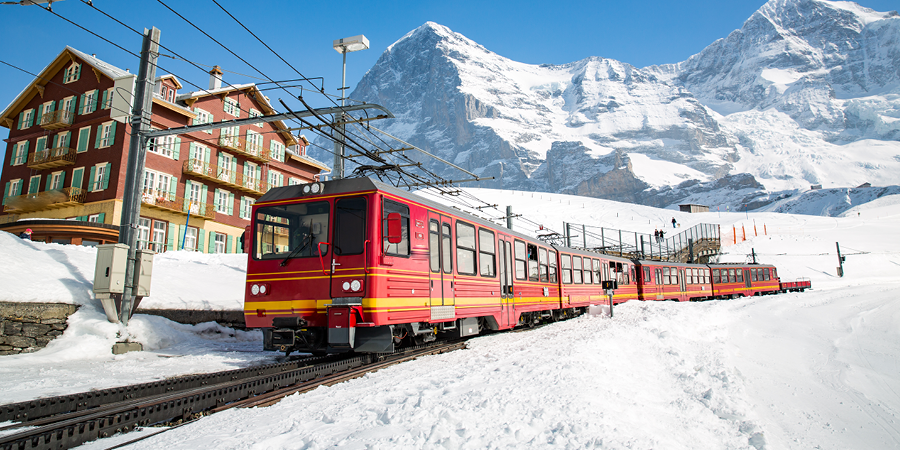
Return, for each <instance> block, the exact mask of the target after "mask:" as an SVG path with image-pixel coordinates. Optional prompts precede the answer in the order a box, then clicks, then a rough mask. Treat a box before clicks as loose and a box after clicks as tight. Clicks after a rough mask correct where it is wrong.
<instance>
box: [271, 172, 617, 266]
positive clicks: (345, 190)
mask: <svg viewBox="0 0 900 450" xmlns="http://www.w3.org/2000/svg"><path fill="white" fill-rule="evenodd" d="M319 184H321V185H323V186H324V188H323V190H322V194H320V195H327V196H331V195H339V194H351V193H354V192H366V191H382V192H387V193H389V194H391V195H394V196H396V197H400V198H404V199H407V200H410V201H413V202H416V203H420V204H422V205H425V206H428V207H430V208H433V209H436V210H438V211H444V212H447V213H449V214H452V215H454V216H458V217H459V218H462V219H463V220H465V221H467V222H473V223H477V224H479V225H481V226H484V227H488V228H491V229H494V230H500V231H502V232H504V233H507V234H510V235H512V236H514V237H518V238H521V239H523V240H526V241H529V242H532V243H536V244H540V245H544V246H547V247H551V248H555V249H557V250H562V251H565V252H566V253H574V254H579V255H583V256H591V257H598V258H599V257H601V256H602V257H603V258H606V259H612V260H616V261H622V262H631V260H630V259H628V258H623V257H619V256H613V255H608V254H605V253H600V252H592V251H590V250H582V249H574V248H569V247H564V246H555V245H552V244H550V243H548V242H544V241H541V240H540V239H537V238H534V237H531V236H528V235H525V234H522V233H519V232H517V231H515V230H510V229H508V228H506V227H504V226H502V225H498V224H496V223H493V222H490V221H487V220H484V219H482V218H480V217H477V216H473V215H472V214H469V213H467V212H465V211H462V210H459V209H456V208H454V207H452V206H448V205H444V204H442V203H438V202H436V201H434V200H429V199H427V198H425V197H422V196H420V195H417V194H415V193H413V192H409V191H405V190H403V189H400V188H397V187H394V186H391V185H389V184H386V183H383V182H381V181H378V180H373V179H371V178H342V179H340V180H329V181H322V182H319ZM302 189H303V185H302V184H298V185H293V186H282V187H277V188H272V189H269V191H267V192H266V193H265V194H263V196H262V197H260V198H259V200H257V201H256V204H258V205H262V204H263V203H267V202H275V201H282V200H291V199H302V198H304V197H309V195H305V194H303V191H302Z"/></svg>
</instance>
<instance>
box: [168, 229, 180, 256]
mask: <svg viewBox="0 0 900 450" xmlns="http://www.w3.org/2000/svg"><path fill="white" fill-rule="evenodd" d="M176 236H178V225H175V224H174V223H170V224H169V236H168V239H166V250H170V251H171V250H175V237H176Z"/></svg>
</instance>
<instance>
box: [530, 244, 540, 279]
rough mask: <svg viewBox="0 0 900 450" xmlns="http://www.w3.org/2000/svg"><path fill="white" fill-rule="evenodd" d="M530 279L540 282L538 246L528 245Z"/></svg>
mask: <svg viewBox="0 0 900 450" xmlns="http://www.w3.org/2000/svg"><path fill="white" fill-rule="evenodd" d="M528 279H529V280H531V281H537V280H538V251H537V245H532V244H528Z"/></svg>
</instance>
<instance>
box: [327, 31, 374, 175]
mask: <svg viewBox="0 0 900 450" xmlns="http://www.w3.org/2000/svg"><path fill="white" fill-rule="evenodd" d="M333 47H334V49H335V51H337V52H338V53H340V54H341V55H343V56H344V66H343V72H342V75H341V88H340V91H341V106H345V105H346V100H347V95H346V90H347V86H346V84H347V53H350V52H356V51H359V50H365V49H367V48H369V40H368V39H366V37H365V36H363V35H361V34H360V35H359V36H351V37H348V38H344V39H337V40H335V41H334V44H333ZM340 117H341V120H340V124H341V125H340V126H341V136H340V139H338V140H337V141H335V142H334V168H333V169H331V178H332V179H333V180H338V179H341V178H344V133H345V131H346V126H345V124H344V113H343V112H342V113H341V115H340Z"/></svg>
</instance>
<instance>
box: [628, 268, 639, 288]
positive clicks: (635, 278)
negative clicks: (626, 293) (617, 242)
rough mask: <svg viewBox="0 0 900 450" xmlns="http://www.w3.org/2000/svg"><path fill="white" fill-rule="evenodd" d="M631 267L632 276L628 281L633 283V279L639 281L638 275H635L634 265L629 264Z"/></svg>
mask: <svg viewBox="0 0 900 450" xmlns="http://www.w3.org/2000/svg"><path fill="white" fill-rule="evenodd" d="M629 267H631V270H630V273H631V278H630V279H629V280H627V281H628V284H631V282H632V281H635V282H636V281H637V277H636V276H635V268H634V266H629Z"/></svg>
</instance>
